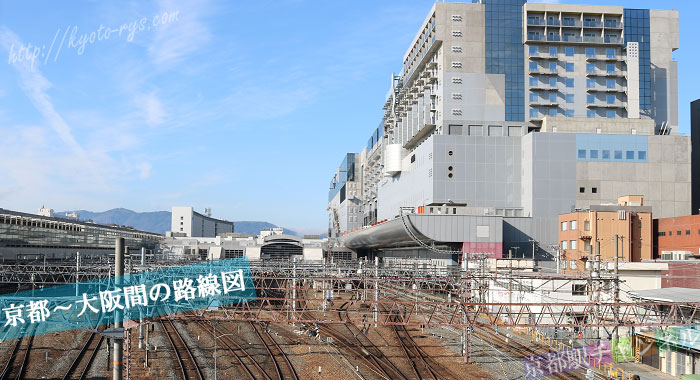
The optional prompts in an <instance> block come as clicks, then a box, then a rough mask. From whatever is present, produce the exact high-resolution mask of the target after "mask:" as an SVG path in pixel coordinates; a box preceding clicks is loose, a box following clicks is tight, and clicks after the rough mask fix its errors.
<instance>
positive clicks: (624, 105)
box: [586, 101, 627, 108]
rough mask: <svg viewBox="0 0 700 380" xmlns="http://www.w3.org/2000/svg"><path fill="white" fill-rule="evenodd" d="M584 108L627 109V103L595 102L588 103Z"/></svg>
mask: <svg viewBox="0 0 700 380" xmlns="http://www.w3.org/2000/svg"><path fill="white" fill-rule="evenodd" d="M586 107H588V108H627V102H618V101H616V102H615V103H612V104H609V103H607V102H595V103H589V104H588V105H587V106H586Z"/></svg>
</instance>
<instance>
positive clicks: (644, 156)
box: [637, 150, 647, 160]
mask: <svg viewBox="0 0 700 380" xmlns="http://www.w3.org/2000/svg"><path fill="white" fill-rule="evenodd" d="M637 159H638V160H646V159H647V151H646V150H640V151H638V152H637Z"/></svg>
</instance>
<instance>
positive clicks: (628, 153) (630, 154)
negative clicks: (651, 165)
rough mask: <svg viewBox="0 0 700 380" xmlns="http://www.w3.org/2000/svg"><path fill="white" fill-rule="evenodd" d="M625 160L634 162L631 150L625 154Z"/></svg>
mask: <svg viewBox="0 0 700 380" xmlns="http://www.w3.org/2000/svg"><path fill="white" fill-rule="evenodd" d="M625 158H627V159H628V160H634V151H633V150H628V151H627V152H625Z"/></svg>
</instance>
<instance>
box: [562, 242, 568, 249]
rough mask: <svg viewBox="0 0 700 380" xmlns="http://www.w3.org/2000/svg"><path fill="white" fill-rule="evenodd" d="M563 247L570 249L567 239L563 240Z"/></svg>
mask: <svg viewBox="0 0 700 380" xmlns="http://www.w3.org/2000/svg"><path fill="white" fill-rule="evenodd" d="M561 249H569V242H568V241H567V240H563V241H562V242H561Z"/></svg>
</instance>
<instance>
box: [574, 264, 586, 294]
mask: <svg viewBox="0 0 700 380" xmlns="http://www.w3.org/2000/svg"><path fill="white" fill-rule="evenodd" d="M571 261H572V262H575V261H574V260H571ZM571 269H574V267H573V266H572V267H571ZM571 295H572V296H585V295H586V284H573V285H571Z"/></svg>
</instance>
